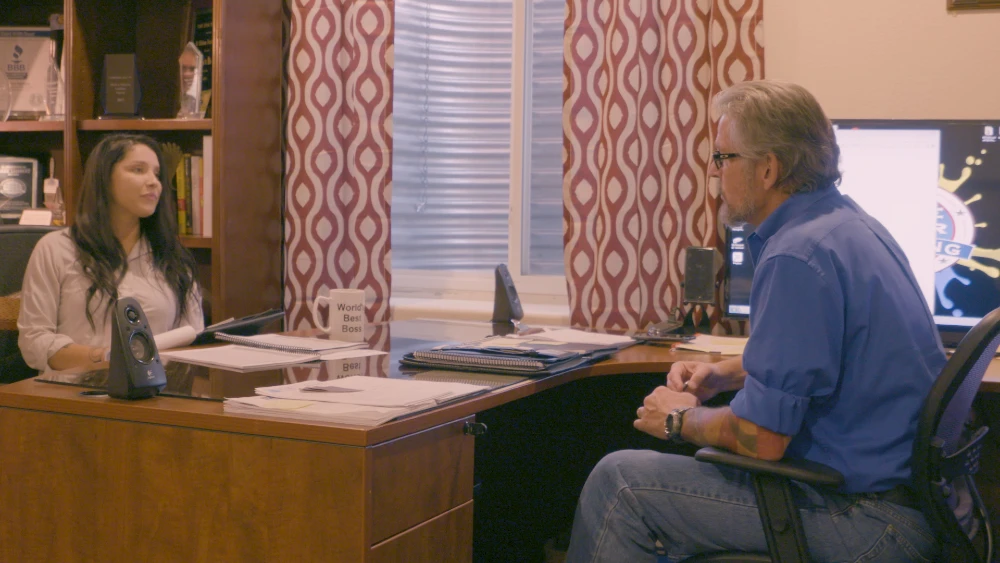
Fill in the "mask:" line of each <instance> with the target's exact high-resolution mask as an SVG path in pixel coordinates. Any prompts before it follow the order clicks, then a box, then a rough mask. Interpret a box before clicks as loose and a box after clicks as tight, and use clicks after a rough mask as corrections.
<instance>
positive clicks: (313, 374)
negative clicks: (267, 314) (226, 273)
mask: <svg viewBox="0 0 1000 563" xmlns="http://www.w3.org/2000/svg"><path fill="white" fill-rule="evenodd" d="M491 330H492V328H491V326H490V324H489V323H475V322H455V321H437V320H424V319H419V320H407V321H396V322H393V323H392V324H391V325H390V324H388V323H386V324H379V325H369V326H367V327H366V329H365V340H366V342H367V343H368V347H369V348H370V349H371V350H379V351H382V352H386V354H384V355H379V356H365V357H360V358H344V359H339V360H330V361H320V362H310V363H307V364H300V365H296V366H291V367H284V368H277V369H274V368H272V369H265V370H260V371H251V372H237V371H230V370H226V369H220V368H214V367H206V366H199V365H195V364H188V363H184V362H179V361H165V362H164V365H163V367H164V371H165V372H166V375H167V385H166V386H165V387H164V388H163V390H162V391H161V392H160V394H161V395H169V396H173V397H186V398H192V399H206V400H214V401H221V400H223V399H224V398H227V397H250V396H253V395H254V394H255V391H254V390H255V389H256V388H258V387H268V386H272V385H282V384H285V383H297V382H300V381H310V380H313V381H326V380H331V379H339V378H342V377H349V376H353V375H364V376H369V377H400V378H412V377H413V376H414V374H415V373H418V372H419V371H420V370H411V369H407V370H403V369H401V366H400V363H399V360H400V359H401V358H402V357H403V355H405V354H407V353H409V352H413V351H414V350H418V349H422V348H429V347H432V346H437V345H439V344H445V343H455V342H464V341H467V340H472V339H475V338H481V337H484V336H487V335H489V334H491ZM286 334H289V335H295V336H310V337H314V338H325V335H324V334H323V333H322V332H320V331H318V330H316V329H307V330H298V331H289V332H287V333H286ZM107 379H108V369H107V368H106V367H105V368H102V369H97V370H88V371H80V370H64V371H46V372H44V373H42V374H41V375H39V376H38V377H37V380H38V381H44V382H47V383H57V384H65V385H75V386H79V387H86V388H88V389H105V388H107Z"/></svg>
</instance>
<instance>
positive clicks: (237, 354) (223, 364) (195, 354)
mask: <svg viewBox="0 0 1000 563" xmlns="http://www.w3.org/2000/svg"><path fill="white" fill-rule="evenodd" d="M320 357H321V356H320V354H319V353H317V352H305V353H302V352H289V351H284V350H273V349H269V348H251V347H249V346H240V345H237V344H228V345H225V346H213V347H211V348H190V349H187V350H170V351H166V352H161V353H160V358H161V359H164V360H167V361H171V362H174V361H177V362H184V363H187V364H195V365H199V366H208V367H216V368H223V369H228V370H232V371H255V370H260V369H267V368H276V367H284V366H292V365H295V364H302V363H306V362H312V361H316V360H319V359H320Z"/></svg>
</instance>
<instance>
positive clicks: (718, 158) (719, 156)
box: [712, 151, 743, 170]
mask: <svg viewBox="0 0 1000 563" xmlns="http://www.w3.org/2000/svg"><path fill="white" fill-rule="evenodd" d="M740 156H743V155H741V154H740V153H738V152H719V151H715V152H713V153H712V163H713V164H715V168H716V169H717V170H721V169H722V161H723V160H729V159H730V158H738V157H740Z"/></svg>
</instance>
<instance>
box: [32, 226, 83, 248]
mask: <svg viewBox="0 0 1000 563" xmlns="http://www.w3.org/2000/svg"><path fill="white" fill-rule="evenodd" d="M75 249H76V244H75V243H74V242H73V238H72V237H71V236H70V235H69V227H66V228H64V229H59V230H58V231H52V232H51V233H47V234H46V235H44V236H43V237H42V238H40V239H38V243H37V244H35V252H40V251H42V252H45V251H49V252H51V251H57V250H75Z"/></svg>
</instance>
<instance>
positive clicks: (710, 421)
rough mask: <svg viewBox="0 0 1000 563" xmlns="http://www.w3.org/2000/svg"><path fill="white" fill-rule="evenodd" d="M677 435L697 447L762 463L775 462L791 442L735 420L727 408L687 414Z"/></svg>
mask: <svg viewBox="0 0 1000 563" xmlns="http://www.w3.org/2000/svg"><path fill="white" fill-rule="evenodd" d="M681 434H682V436H683V437H684V439H685V440H687V441H688V442H691V443H693V444H696V445H699V446H715V447H719V448H724V449H727V450H729V451H731V452H735V453H738V454H740V455H745V456H747V457H753V458H764V459H779V458H780V457H781V455H782V454H783V453H784V451H785V448H786V447H787V446H788V443H789V442H790V441H791V437H788V436H783V435H781V434H777V433H775V432H771V431H770V430H767V429H764V428H761V427H759V426H757V425H756V424H754V423H752V422H750V421H748V420H744V419H742V418H740V417H738V416H736V415H735V414H733V411H732V410H730V409H729V407H723V408H706V407H699V408H695V409H691V410H689V411H687V412H686V413H684V426H683V427H682V430H681ZM761 438H764V439H763V440H762V439H761Z"/></svg>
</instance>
